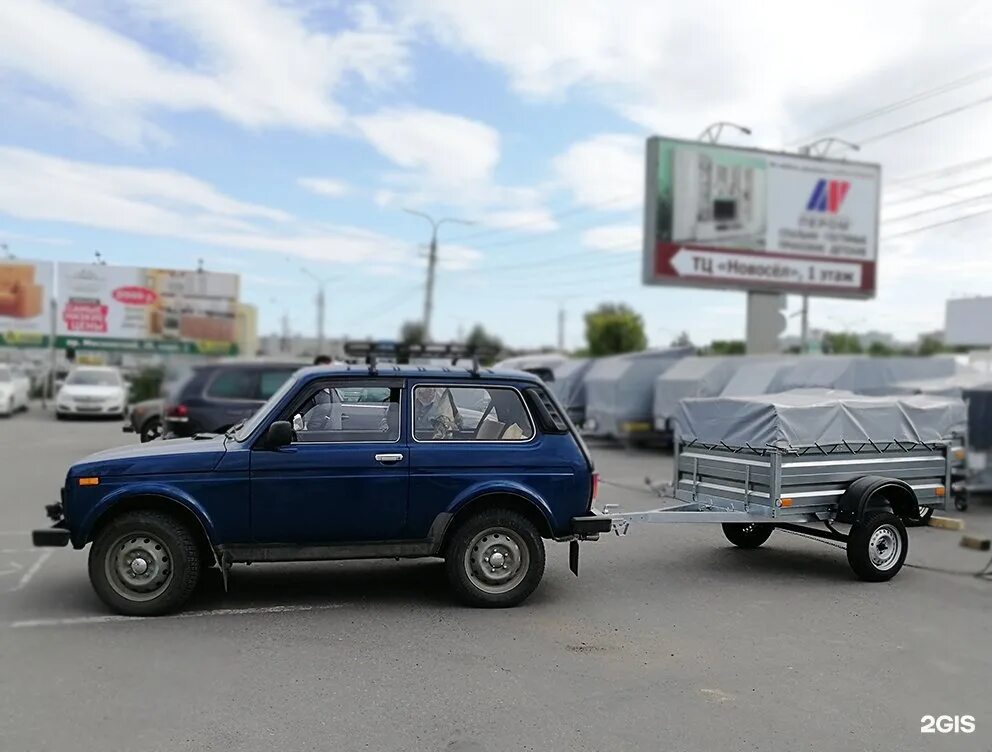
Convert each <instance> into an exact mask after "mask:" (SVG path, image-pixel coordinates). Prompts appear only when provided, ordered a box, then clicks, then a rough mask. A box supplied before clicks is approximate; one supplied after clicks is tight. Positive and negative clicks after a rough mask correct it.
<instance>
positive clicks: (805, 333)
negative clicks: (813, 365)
mask: <svg viewBox="0 0 992 752" xmlns="http://www.w3.org/2000/svg"><path fill="white" fill-rule="evenodd" d="M801 316H802V318H801V319H800V325H799V354H800V355H805V354H806V353H807V352H809V295H803V308H802V312H801Z"/></svg>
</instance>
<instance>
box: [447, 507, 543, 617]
mask: <svg viewBox="0 0 992 752" xmlns="http://www.w3.org/2000/svg"><path fill="white" fill-rule="evenodd" d="M445 567H446V569H447V571H448V580H449V582H450V583H451V587H452V589H453V590H454V592H455V595H456V596H457V597H458V599H459V600H460V601H462V603H465V604H466V605H469V606H476V607H479V608H507V607H510V606H516V605H517V604H519V603H521V602H523V601H524V600H525V599H526V598H527V596H529V595H530V594H531V593H533V592H534V589H535V588H536V587H537V585H538V583H539V582H540V581H541V577H542V576H543V575H544V541H543V540H541V535H540V533H538V531H537V528H536V527H534V524H533V523H532V522H531V521H530V520H528V519H527V518H526V517H524V516H523V515H522V514H520V513H519V512H515V511H513V510H510V509H498V508H497V509H488V510H486V511H483V512H480V513H478V514H474V515H472V516H471V517H469V518H468V519H467V520H465V521H464V522H463V523H462V524H461V525H459V527H458V529H456V530H455V531H454V532H453V533H452V537H451V539H450V541H449V543H448V547H447V551H446V553H445Z"/></svg>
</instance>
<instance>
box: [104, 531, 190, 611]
mask: <svg viewBox="0 0 992 752" xmlns="http://www.w3.org/2000/svg"><path fill="white" fill-rule="evenodd" d="M105 571H106V574H107V581H108V582H109V583H110V586H111V587H112V588H113V589H114V591H115V592H116V593H117V594H118V595H120V596H121V597H123V598H127V599H128V600H129V601H150V600H152V599H153V598H156V597H157V596H158V595H160V594H161V592H162V590H163V589H164V588H165V587H166V586H167V585H168V584H169V583H170V582H172V576H173V573H172V554H171V553H170V552H169V549H168V547H167V546H166V545H165V544H164V543H163V542H162V541H161V540H159V539H158V538H156V537H155V536H154V535H151V534H149V533H130V534H128V535H123V536H121V537H120V538H118V539H117V541H116V542H115V543H114V545H113V546H111V547H110V549H109V550H108V551H107V558H106V562H105Z"/></svg>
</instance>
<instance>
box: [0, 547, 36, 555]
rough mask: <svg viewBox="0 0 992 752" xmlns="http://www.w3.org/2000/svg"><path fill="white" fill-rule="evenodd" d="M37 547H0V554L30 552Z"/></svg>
mask: <svg viewBox="0 0 992 752" xmlns="http://www.w3.org/2000/svg"><path fill="white" fill-rule="evenodd" d="M37 550H38V549H37V548H0V554H32V553H35V552H36V551H37Z"/></svg>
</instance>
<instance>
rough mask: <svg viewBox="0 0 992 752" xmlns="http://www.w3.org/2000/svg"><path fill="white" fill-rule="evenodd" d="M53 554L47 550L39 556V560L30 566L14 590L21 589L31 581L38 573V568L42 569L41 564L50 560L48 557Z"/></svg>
mask: <svg viewBox="0 0 992 752" xmlns="http://www.w3.org/2000/svg"><path fill="white" fill-rule="evenodd" d="M51 555H52V552H51V551H45V553H43V554H42V555H41V556H39V557H38V559H37V561H35V563H34V564H32V565H31V566H30V567H28V571H27V572H25V573H24V574H23V576H22V577H21V581H20V582H18V583H17V586H16V587H15V588H14V590H20V589H21V588H22V587H24V586H25V585H27V584H28V583H29V582H31V578H32V577H34V576H35V575H36V574H38V570H39V569H41V565H42V564H44V563H45V562H46V561H48V557H49V556H51Z"/></svg>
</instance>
